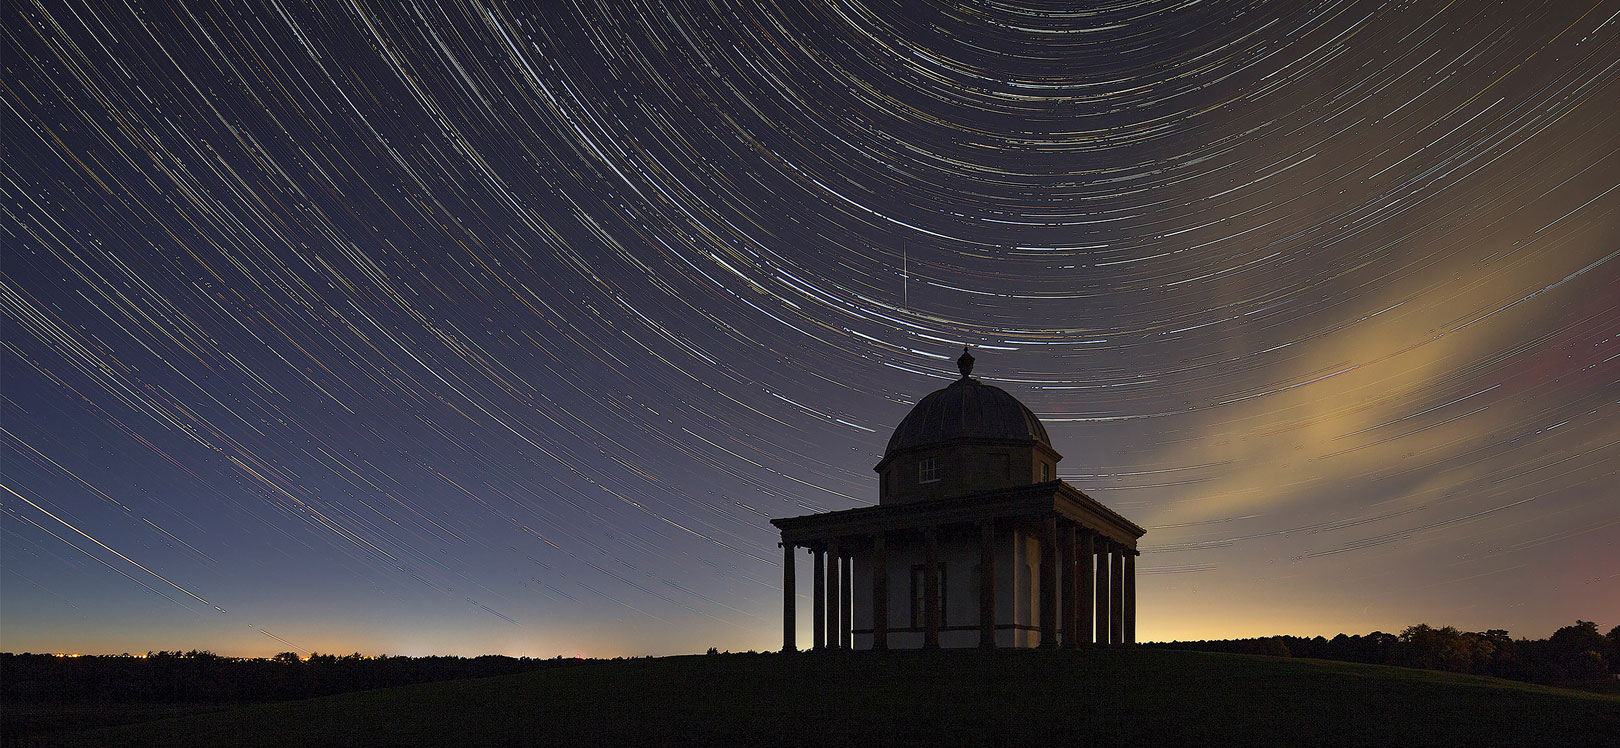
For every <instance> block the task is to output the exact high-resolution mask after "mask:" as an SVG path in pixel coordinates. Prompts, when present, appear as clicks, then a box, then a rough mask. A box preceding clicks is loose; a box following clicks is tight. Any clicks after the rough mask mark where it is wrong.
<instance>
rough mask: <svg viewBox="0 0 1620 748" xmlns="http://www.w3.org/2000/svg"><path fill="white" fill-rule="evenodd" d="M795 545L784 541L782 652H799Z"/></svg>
mask: <svg viewBox="0 0 1620 748" xmlns="http://www.w3.org/2000/svg"><path fill="white" fill-rule="evenodd" d="M793 567H794V564H793V544H792V543H789V542H787V541H786V540H784V541H782V651H783V652H797V651H799V644H798V642H796V641H794V639H795V635H796V634H797V633H798V630H799V629H798V623H796V622H795V621H794V620H793V619H794V613H795V611H794V607H795V604H796V603H797V600H796V599H795V597H794V595H795V593H796V591H797V588H798V584H797V582H796V580H794V578H793Z"/></svg>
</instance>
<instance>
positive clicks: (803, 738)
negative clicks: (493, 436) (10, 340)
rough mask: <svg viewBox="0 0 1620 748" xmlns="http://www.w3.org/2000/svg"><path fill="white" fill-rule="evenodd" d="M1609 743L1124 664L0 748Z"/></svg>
mask: <svg viewBox="0 0 1620 748" xmlns="http://www.w3.org/2000/svg"><path fill="white" fill-rule="evenodd" d="M171 714H172V712H171ZM154 716H157V717H163V716H167V715H162V714H158V715H154ZM1616 736H1620V697H1615V696H1610V695H1601V694H1593V693H1586V692H1580V691H1570V690H1564V689H1556V688H1548V687H1544V686H1535V685H1529V684H1525V683H1518V682H1513V681H1505V680H1497V679H1492V678H1483V677H1477V676H1465V675H1454V674H1449V673H1441V672H1433V671H1424V670H1407V669H1403V668H1392V667H1381V666H1374V665H1357V664H1349V663H1339V662H1327V661H1320V660H1299V659H1285V658H1270V657H1255V656H1244V655H1225V654H1209V653H1201V652H1175V651H1163V650H1150V649H1128V650H1125V649H1120V650H1096V651H1092V650H1083V651H1072V652H1071V651H996V652H977V651H950V652H895V653H888V654H886V655H874V654H871V653H857V654H850V655H841V656H840V655H809V654H800V655H791V656H784V655H778V654H772V655H707V656H705V655H696V656H690V657H666V658H661V659H649V660H626V661H615V662H603V663H599V664H592V665H589V666H583V667H576V668H569V669H559V670H550V671H543V672H533V673H523V674H519V675H507V676H500V677H495V678H481V679H473V680H459V681H446V682H439V683H425V684H420V685H415V686H403V687H398V688H388V689H381V690H376V691H365V692H359V693H349V694H341V695H337V696H329V697H323V698H318V699H309V700H305V701H294V702H282V703H274V704H258V705H253V706H244V707H230V708H225V709H221V710H218V711H212V712H207V713H201V714H192V715H188V716H180V717H172V716H169V717H167V718H163V719H157V720H156V721H149V722H145V723H141V724H133V725H124V726H121V727H112V728H101V729H95V730H90V731H73V730H67V731H57V730H55V729H52V730H50V731H47V732H35V733H34V734H31V735H28V736H22V738H23V740H22V742H19V741H18V738H19V736H18V735H15V734H13V735H12V736H11V738H12V739H11V740H8V741H7V742H8V743H10V744H12V745H19V744H20V745H37V746H56V745H73V746H77V745H86V746H159V745H188V746H189V745H220V746H223V745H241V746H284V745H331V746H447V745H494V746H530V745H532V746H556V745H579V746H598V745H601V746H617V745H660V746H663V745H693V746H698V745H701V746H729V745H735V746H772V745H780V746H790V745H791V746H804V745H870V746H886V745H918V746H922V745H927V746H940V745H946V746H949V745H1005V744H1013V743H1033V744H1037V745H1120V746H1132V747H1133V748H1139V747H1141V746H1154V745H1380V746H1382V745H1425V746H1427V745H1454V746H1488V745H1502V746H1509V745H1511V746H1515V747H1516V748H1522V747H1523V746H1531V745H1538V746H1539V745H1557V746H1577V745H1593V746H1597V745H1605V746H1614V745H1616V744H1617V742H1616V741H1617V737H1616Z"/></svg>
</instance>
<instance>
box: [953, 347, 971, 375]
mask: <svg viewBox="0 0 1620 748" xmlns="http://www.w3.org/2000/svg"><path fill="white" fill-rule="evenodd" d="M956 369H957V370H958V371H960V372H962V378H963V379H967V378H968V375H969V374H972V373H973V354H971V353H968V347H967V346H965V345H964V346H962V357H961V358H959V359H956Z"/></svg>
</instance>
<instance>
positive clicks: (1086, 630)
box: [1074, 529, 1097, 644]
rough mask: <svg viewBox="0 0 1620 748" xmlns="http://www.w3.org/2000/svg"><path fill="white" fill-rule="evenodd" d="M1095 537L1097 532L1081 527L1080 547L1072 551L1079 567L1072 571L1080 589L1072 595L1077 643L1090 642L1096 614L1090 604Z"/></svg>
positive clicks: (1095, 551)
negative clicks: (1076, 626)
mask: <svg viewBox="0 0 1620 748" xmlns="http://www.w3.org/2000/svg"><path fill="white" fill-rule="evenodd" d="M1096 537H1097V534H1096V533H1094V532H1092V531H1091V530H1089V529H1082V530H1081V531H1080V547H1079V548H1076V549H1075V552H1074V555H1075V561H1076V562H1078V565H1079V567H1080V568H1078V569H1076V570H1075V573H1074V581H1075V582H1076V583H1078V585H1079V588H1080V591H1079V592H1077V593H1076V594H1075V596H1074V597H1075V607H1076V608H1078V609H1079V610H1078V618H1079V623H1080V628H1079V636H1077V637H1076V638H1075V641H1076V643H1078V644H1090V643H1091V642H1092V638H1091V624H1092V621H1093V620H1095V618H1094V617H1095V615H1096V614H1095V613H1094V612H1093V608H1094V606H1093V605H1092V599H1093V592H1094V591H1093V589H1092V588H1093V586H1094V581H1093V580H1094V577H1093V576H1092V574H1093V573H1094V572H1093V571H1092V564H1093V563H1095V562H1096V560H1097V559H1096V557H1097V548H1096V543H1094V542H1093V541H1094V540H1095V539H1096Z"/></svg>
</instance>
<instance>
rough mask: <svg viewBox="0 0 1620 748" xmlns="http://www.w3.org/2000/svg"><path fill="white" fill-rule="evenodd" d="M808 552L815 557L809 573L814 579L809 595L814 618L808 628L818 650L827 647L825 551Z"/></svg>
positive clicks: (817, 549)
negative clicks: (812, 588)
mask: <svg viewBox="0 0 1620 748" xmlns="http://www.w3.org/2000/svg"><path fill="white" fill-rule="evenodd" d="M810 554H811V556H812V557H813V558H814V559H815V570H814V571H813V572H812V573H811V577H812V578H814V579H815V594H813V595H811V596H810V597H811V600H810V607H811V615H812V616H813V617H814V620H812V621H811V622H810V629H811V635H812V641H813V644H814V646H815V651H817V652H820V651H821V650H823V649H826V648H827V552H826V551H824V550H822V549H820V548H815V549H812V550H811V551H810Z"/></svg>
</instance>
